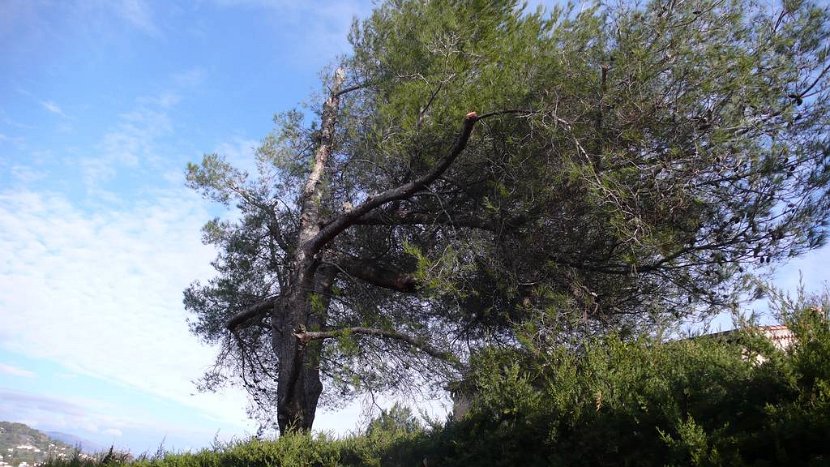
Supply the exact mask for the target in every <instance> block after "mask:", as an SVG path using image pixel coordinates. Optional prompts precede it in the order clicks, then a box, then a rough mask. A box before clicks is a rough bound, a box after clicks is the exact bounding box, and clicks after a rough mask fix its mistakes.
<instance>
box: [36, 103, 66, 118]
mask: <svg viewBox="0 0 830 467" xmlns="http://www.w3.org/2000/svg"><path fill="white" fill-rule="evenodd" d="M40 105H41V106H43V108H44V109H46V110H48V111H49V112H51V113H53V114H55V115H60V116H61V117H66V114H65V113H63V109H61V108H60V106H59V105H58V104H56V103H55V102H54V101H40Z"/></svg>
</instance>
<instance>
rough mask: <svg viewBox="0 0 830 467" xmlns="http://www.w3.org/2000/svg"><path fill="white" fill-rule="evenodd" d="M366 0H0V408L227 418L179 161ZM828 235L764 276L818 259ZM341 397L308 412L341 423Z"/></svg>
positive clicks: (227, 394) (224, 137)
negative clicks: (207, 336) (191, 319)
mask: <svg viewBox="0 0 830 467" xmlns="http://www.w3.org/2000/svg"><path fill="white" fill-rule="evenodd" d="M370 10H371V2H369V1H363V0H346V1H303V2H299V1H297V2H294V1H290V0H274V1H266V0H201V1H178V2H173V1H144V0H84V1H72V0H65V1H63V0H61V1H58V0H55V1H46V0H0V420H10V421H20V422H24V423H28V424H30V425H32V426H35V427H37V428H41V429H44V430H57V431H64V432H69V433H73V434H76V435H78V436H81V437H84V438H87V439H90V440H92V441H95V442H97V443H99V444H103V445H108V444H109V443H114V444H116V445H117V446H122V447H126V448H129V449H131V450H132V451H134V452H143V451H148V450H149V451H155V448H156V447H157V446H158V444H159V443H160V442H161V441H162V439H164V440H165V445H166V446H167V447H168V448H173V449H187V448H200V447H206V446H208V445H209V444H210V442H211V441H212V440H213V438H214V436H215V435H216V434H217V432H218V433H219V436H220V438H223V439H227V438H229V437H234V436H236V437H240V436H245V434H247V433H250V432H252V431H253V430H254V429H255V426H254V425H253V424H251V423H250V422H249V421H247V419H246V417H245V411H244V407H245V405H246V400H245V397H244V394H242V393H241V392H240V391H238V390H232V389H231V390H227V391H224V392H221V393H218V394H199V393H197V392H196V390H195V388H194V385H193V384H192V380H194V379H196V378H198V377H199V376H200V375H201V374H202V372H203V371H204V370H205V369H206V368H208V367H209V366H210V364H211V363H212V361H213V357H214V355H215V349H212V348H210V347H207V346H204V345H202V344H201V343H200V342H199V341H198V340H197V339H196V338H195V337H194V336H191V335H190V334H189V333H188V330H187V324H186V321H185V319H186V313H185V311H184V309H183V307H182V305H181V292H182V290H183V289H184V288H185V287H186V286H187V285H188V284H189V283H190V282H191V281H193V280H195V279H206V278H208V277H210V276H211V275H212V272H211V268H210V265H209V262H210V260H211V259H212V258H213V256H214V252H213V250H212V249H211V248H210V247H206V246H204V245H202V244H201V243H200V231H199V229H200V228H201V226H202V224H203V223H204V222H205V221H206V220H208V219H209V218H210V217H211V216H212V215H214V214H215V213H216V211H215V207H213V206H211V205H210V204H209V203H207V202H206V201H204V200H202V199H201V198H199V197H198V196H197V195H196V194H194V193H191V192H190V191H189V190H188V189H186V188H185V187H184V175H183V174H184V166H185V164H186V163H187V162H188V161H197V160H199V159H200V158H201V156H202V154H204V153H210V152H219V153H221V154H223V155H225V156H226V157H227V158H228V159H230V160H232V161H235V162H237V163H239V164H240V165H243V166H244V165H247V164H250V163H251V160H250V155H251V153H252V148H253V147H255V146H256V145H257V141H258V140H260V139H261V138H263V137H264V136H265V135H266V134H267V132H268V131H269V130H270V129H271V121H272V116H273V114H274V113H276V112H279V111H283V110H287V109H289V108H291V107H292V106H295V105H297V104H298V103H301V102H302V101H304V100H306V99H307V98H308V97H309V96H310V95H312V94H313V93H314V92H315V91H317V90H318V89H319V82H320V81H319V72H320V70H321V69H322V68H323V67H325V66H327V65H329V64H330V63H332V61H333V60H334V59H335V57H336V56H337V55H338V54H342V53H345V52H347V50H348V49H347V43H346V40H345V38H346V34H347V32H348V28H349V26H350V23H351V20H352V18H353V17H354V16H358V17H364V16H366V15H367V14H368V13H369V12H370ZM828 251H829V250H827V249H825V250H822V251H820V252H816V253H814V254H812V255H810V256H809V257H807V258H803V259H799V260H798V261H797V262H795V263H793V264H791V265H789V266H787V267H785V268H784V269H782V271H781V272H780V273H779V275H778V283H779V284H780V285H781V286H784V287H787V288H792V287H794V286H795V284H797V277H798V271H799V270H803V271H804V275H805V282H806V284H807V286H808V289H813V290H816V289H817V288H818V287H819V286H820V285H821V283H822V282H824V281H826V280H827V279H828V278H830V273H828V272H826V271H827V270H828V268H826V267H825V264H827V263H828V262H830V253H829V252H828ZM358 413H359V407H356V406H354V405H352V406H349V407H347V408H346V409H344V410H342V411H338V412H323V413H322V414H321V415H320V416H319V417H318V421H317V423H316V426H317V428H318V429H321V430H335V431H337V432H339V433H344V432H346V431H348V430H351V429H353V428H354V427H355V426H356V424H357V422H358V419H359V417H358Z"/></svg>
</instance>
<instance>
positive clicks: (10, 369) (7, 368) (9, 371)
mask: <svg viewBox="0 0 830 467" xmlns="http://www.w3.org/2000/svg"><path fill="white" fill-rule="evenodd" d="M0 373H3V374H6V375H9V376H18V377H21V378H34V377H35V374H34V372H31V371H29V370H24V369H23V368H18V367H16V366H12V365H6V364H5V363H0Z"/></svg>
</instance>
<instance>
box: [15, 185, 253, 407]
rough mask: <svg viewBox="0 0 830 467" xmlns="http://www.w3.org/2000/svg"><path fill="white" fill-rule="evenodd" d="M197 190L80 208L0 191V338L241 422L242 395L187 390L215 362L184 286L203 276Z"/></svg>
mask: <svg viewBox="0 0 830 467" xmlns="http://www.w3.org/2000/svg"><path fill="white" fill-rule="evenodd" d="M208 218H209V216H208V214H207V212H206V210H205V208H204V206H203V204H202V202H201V200H200V199H199V198H198V196H196V195H195V194H191V193H189V192H185V191H184V190H180V191H173V192H168V193H159V194H158V196H157V197H155V198H154V199H153V200H152V201H151V202H142V203H136V204H134V205H132V206H129V207H128V208H127V209H124V210H97V211H95V212H85V211H83V210H81V209H79V208H77V207H76V206H74V205H73V204H72V202H71V201H70V200H69V199H67V198H66V197H64V196H62V195H58V194H48V193H35V192H29V191H5V192H0V251H4V252H5V253H4V255H3V257H2V259H0V322H2V323H3V326H2V327H0V345H2V346H3V347H5V348H6V349H8V350H10V351H12V352H16V353H19V354H23V355H27V356H29V357H32V358H46V359H49V360H52V361H56V362H59V363H60V364H61V365H63V366H64V367H66V368H67V369H69V370H70V371H75V372H78V373H82V374H87V375H91V376H94V377H98V378H103V379H105V380H108V381H114V382H117V383H120V384H126V385H128V386H130V387H133V388H137V389H139V390H141V391H144V392H146V393H150V394H155V395H157V396H159V397H162V398H165V399H168V400H173V401H176V402H178V403H182V404H185V405H188V406H191V407H199V408H201V409H203V410H205V411H206V412H207V413H208V414H211V415H212V416H213V417H215V418H216V419H218V420H223V421H225V422H229V421H232V422H233V423H241V422H242V421H243V420H244V410H243V408H244V404H245V399H244V397H243V396H242V395H241V394H240V393H238V392H236V393H234V392H230V393H226V394H223V395H217V394H202V395H197V396H191V394H192V393H193V392H194V387H193V384H192V381H193V380H194V379H197V378H198V377H199V376H201V373H202V371H204V370H205V369H206V368H208V367H209V366H210V365H211V364H212V359H213V356H214V355H215V350H213V349H209V348H206V347H204V346H202V345H200V343H199V342H198V340H197V339H196V338H195V337H194V336H192V335H191V334H190V333H189V331H188V328H187V324H186V321H185V319H186V314H185V312H184V310H183V306H182V304H181V297H182V295H181V293H182V290H183V289H184V288H185V287H186V286H187V285H188V284H189V283H190V282H191V281H192V280H194V279H197V278H202V279H204V278H206V277H209V276H210V275H211V272H210V267H209V264H208V263H209V261H210V260H211V259H212V257H213V251H212V250H211V249H210V248H208V247H205V246H204V245H202V244H201V243H200V241H199V233H198V232H199V228H200V226H201V225H202V223H203V222H204V221H205V219H208Z"/></svg>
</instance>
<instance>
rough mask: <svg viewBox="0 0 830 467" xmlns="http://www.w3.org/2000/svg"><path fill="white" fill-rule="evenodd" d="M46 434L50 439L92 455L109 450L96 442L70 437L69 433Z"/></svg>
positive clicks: (50, 432)
mask: <svg viewBox="0 0 830 467" xmlns="http://www.w3.org/2000/svg"><path fill="white" fill-rule="evenodd" d="M46 434H47V435H48V436H49V437H50V438H52V439H56V440H58V441H61V442H64V443H66V444H68V445H70V446H72V447H80V448H81V451H83V452H86V453H90V454H91V453H94V452H99V451H105V450H107V449H108V448H107V447H105V446H102V445H100V444H98V443H96V442H94V441H90V440H88V439H85V438H81V437H80V436H75V435H70V434H69V433H61V432H60V431H47V432H46Z"/></svg>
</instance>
